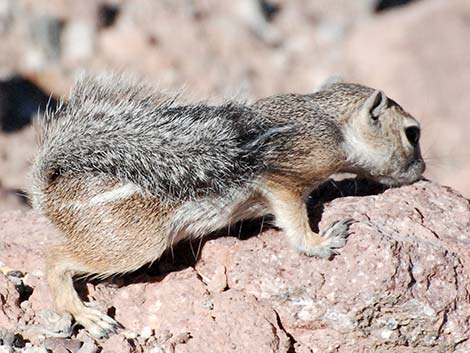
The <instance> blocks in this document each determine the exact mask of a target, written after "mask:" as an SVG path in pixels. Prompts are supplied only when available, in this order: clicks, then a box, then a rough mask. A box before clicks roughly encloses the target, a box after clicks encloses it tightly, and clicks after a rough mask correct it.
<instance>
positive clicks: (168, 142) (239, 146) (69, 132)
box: [32, 76, 282, 208]
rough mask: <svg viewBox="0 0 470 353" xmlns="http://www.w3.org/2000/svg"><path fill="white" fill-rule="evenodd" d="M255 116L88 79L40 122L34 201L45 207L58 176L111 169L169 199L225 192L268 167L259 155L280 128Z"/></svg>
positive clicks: (125, 83) (112, 80) (121, 82)
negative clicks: (49, 188) (44, 200)
mask: <svg viewBox="0 0 470 353" xmlns="http://www.w3.org/2000/svg"><path fill="white" fill-rule="evenodd" d="M255 115H256V113H255V112H254V111H252V110H251V109H250V108H248V107H246V106H244V105H241V104H237V103H233V102H230V103H225V104H223V105H221V106H211V105H208V104H204V103H200V104H195V105H179V104H178V102H177V97H175V96H173V97H169V96H165V95H163V94H161V93H160V92H158V91H156V90H155V89H153V88H151V87H149V86H145V85H142V84H140V83H139V84H137V83H135V82H132V81H129V80H126V79H123V78H121V77H116V76H110V77H100V78H91V77H86V78H84V79H82V80H81V81H79V82H78V83H77V85H76V86H75V88H74V89H73V90H72V93H71V95H70V99H69V100H68V101H67V102H65V103H63V104H61V105H59V107H58V108H57V109H56V110H55V111H54V112H49V113H48V114H46V116H45V117H44V118H43V119H42V121H41V122H40V126H41V129H42V137H41V147H40V151H39V153H38V156H37V158H36V161H35V164H34V166H33V190H32V195H33V203H35V205H36V206H39V208H41V207H40V206H41V205H40V204H41V195H42V194H43V193H44V190H45V188H46V187H47V185H48V184H50V183H51V182H52V181H53V180H54V179H56V178H57V177H60V176H86V175H110V176H113V177H116V178H117V179H118V180H123V181H130V182H132V183H135V184H136V185H137V186H138V187H140V188H141V189H142V191H143V192H145V193H149V194H151V195H153V196H157V197H159V198H161V199H162V200H164V201H168V202H171V201H172V200H173V201H174V200H176V201H181V200H185V199H192V198H195V197H198V196H201V195H207V194H223V193H224V192H226V191H227V190H228V189H230V188H232V187H235V186H236V187H240V186H243V184H245V183H248V182H251V181H252V179H253V176H254V175H259V173H260V171H261V169H262V168H266V166H265V165H264V162H263V161H264V158H262V156H261V154H263V153H266V151H265V149H266V148H268V147H267V146H269V144H268V143H266V142H267V141H268V140H270V138H271V137H272V136H273V135H275V134H276V133H277V131H278V130H279V129H276V128H274V129H273V128H269V127H268V126H263V124H262V122H261V121H260V120H259V119H256V118H255ZM281 130H282V128H281Z"/></svg>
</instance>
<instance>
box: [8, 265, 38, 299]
mask: <svg viewBox="0 0 470 353" xmlns="http://www.w3.org/2000/svg"><path fill="white" fill-rule="evenodd" d="M7 277H8V279H9V280H10V281H11V282H13V283H14V284H15V288H16V290H17V291H18V293H19V294H20V297H19V302H20V303H22V302H25V301H27V300H29V297H31V294H33V290H34V289H33V288H32V287H30V286H28V285H26V284H24V282H23V278H24V273H23V272H21V271H10V272H8V273H7Z"/></svg>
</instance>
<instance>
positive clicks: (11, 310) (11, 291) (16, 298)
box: [0, 232, 22, 344]
mask: <svg viewBox="0 0 470 353" xmlns="http://www.w3.org/2000/svg"><path fill="white" fill-rule="evenodd" d="M0 234H1V232H0ZM0 303H1V306H0V328H3V329H6V330H12V329H13V328H15V327H16V324H17V323H18V320H19V319H20V317H21V316H22V310H21V308H20V294H19V293H18V291H17V290H16V288H15V285H14V284H13V282H11V281H9V280H8V277H6V276H5V275H3V274H2V273H0ZM2 332H3V334H2V337H0V341H5V342H4V343H3V344H7V342H9V341H10V340H9V339H8V337H10V336H9V333H8V331H2Z"/></svg>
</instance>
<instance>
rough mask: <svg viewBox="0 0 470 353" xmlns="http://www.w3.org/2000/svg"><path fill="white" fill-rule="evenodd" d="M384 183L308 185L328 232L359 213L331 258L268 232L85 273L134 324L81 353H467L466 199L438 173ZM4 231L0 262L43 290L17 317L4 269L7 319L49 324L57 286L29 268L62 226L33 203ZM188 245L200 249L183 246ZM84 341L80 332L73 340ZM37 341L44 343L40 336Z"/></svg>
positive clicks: (92, 287) (469, 267)
mask: <svg viewBox="0 0 470 353" xmlns="http://www.w3.org/2000/svg"><path fill="white" fill-rule="evenodd" d="M381 191H383V190H381V188H379V187H374V186H373V185H372V184H369V183H361V182H356V181H353V182H351V181H349V180H343V181H339V182H338V181H337V182H335V184H334V186H333V184H326V185H325V186H323V187H321V188H320V189H319V190H318V191H317V192H316V193H314V194H312V200H311V202H310V203H309V208H310V210H311V214H312V221H313V222H314V226H316V221H315V220H317V219H320V220H321V221H320V222H319V228H320V229H323V228H325V227H327V226H328V225H329V224H330V223H332V222H334V221H335V220H338V219H343V218H353V219H354V220H355V223H354V224H353V225H352V226H351V229H352V234H351V236H350V237H349V239H348V242H347V244H346V246H345V247H344V248H343V249H341V250H340V254H339V255H338V256H336V257H335V258H334V259H332V260H331V261H328V260H321V259H316V258H309V257H306V256H303V255H300V254H298V253H296V252H295V251H294V250H292V249H291V248H290V247H289V246H288V245H287V242H286V239H285V237H284V236H283V234H282V232H281V231H277V230H274V229H267V230H264V231H263V232H262V233H261V234H258V235H257V236H251V237H248V238H243V239H238V238H236V237H221V238H217V239H212V240H209V241H207V242H206V243H205V244H204V245H203V246H202V250H201V252H200V258H199V260H198V261H197V262H195V264H194V266H193V267H187V265H186V262H184V261H182V259H180V258H179V257H178V255H176V257H175V260H174V261H172V260H171V259H170V260H169V261H170V262H173V264H167V265H164V264H163V263H162V264H160V266H158V267H159V268H162V269H166V270H169V271H170V272H169V273H168V272H166V273H157V274H152V271H148V272H147V273H145V271H144V272H142V271H141V272H140V273H137V274H135V275H128V276H126V277H124V278H122V279H119V280H116V281H115V282H114V283H112V282H111V283H109V282H102V283H88V284H87V291H88V295H89V297H90V298H93V301H94V302H95V304H96V305H97V306H98V307H100V308H102V310H103V311H106V310H108V312H110V313H112V314H111V315H113V316H114V317H115V318H116V320H118V321H119V322H120V323H121V324H123V325H124V326H125V330H122V331H121V332H120V333H119V334H117V335H115V336H112V337H111V338H110V339H108V340H107V341H102V342H95V343H93V342H88V343H86V344H87V346H86V347H85V344H83V346H82V347H81V348H78V352H80V353H85V352H93V351H96V350H97V349H101V348H102V349H103V350H102V351H103V352H111V351H112V352H139V351H155V352H189V353H190V352H201V351H204V352H258V351H259V352H293V351H295V352H330V351H335V352H339V353H342V352H351V351H353V350H354V351H356V350H357V351H370V349H371V347H374V348H373V349H374V351H377V352H390V351H393V352H400V353H401V352H403V353H410V352H415V351H426V352H431V353H437V352H459V353H464V352H467V351H469V350H470V343H469V341H467V340H466V337H468V336H469V335H470V323H469V322H468V320H467V318H468V317H469V316H470V303H469V302H468V294H467V293H468V291H469V290H470V275H469V273H470V203H469V201H468V200H467V199H465V198H463V197H462V196H461V195H459V194H458V193H456V192H455V191H453V190H452V189H450V188H446V187H441V186H439V185H437V184H435V183H432V182H428V181H421V182H418V183H415V184H413V185H410V186H404V187H401V188H396V189H389V190H385V191H384V192H381ZM371 192H377V194H375V193H374V194H372V195H369V196H367V195H368V193H369V194H370V193H371ZM341 194H342V195H343V197H339V195H341ZM354 195H363V196H354ZM319 201H322V202H325V203H324V204H323V205H322V204H319V203H318V202H319ZM322 209H324V210H323V212H321V210H322ZM19 224H21V227H20V226H19ZM14 230H15V231H14ZM242 232H243V228H242ZM0 234H2V235H3V237H2V242H1V243H0V245H1V246H2V248H1V251H0V261H1V262H2V263H3V264H4V265H5V266H8V267H9V268H13V269H17V270H19V271H21V272H22V273H24V274H25V276H24V278H23V282H25V283H28V285H29V286H31V287H32V289H33V293H32V295H31V296H30V297H29V298H28V299H27V300H26V301H24V302H23V303H22V304H21V307H25V308H28V315H29V316H30V318H29V319H28V320H24V325H19V324H18V322H19V321H18V318H19V317H21V316H22V315H23V316H24V314H22V309H21V307H20V305H19V294H18V293H17V292H16V289H15V288H14V285H13V283H12V282H11V281H9V280H8V279H7V277H6V276H3V277H2V275H1V274H0V297H2V298H7V301H6V303H7V305H4V306H3V307H2V310H3V311H2V310H0V320H3V321H0V326H3V327H7V328H8V329H9V330H10V332H19V333H22V332H23V331H22V330H23V327H25V326H26V328H27V326H28V325H30V324H28V323H29V322H34V323H36V324H35V325H36V326H35V327H36V329H38V328H41V325H42V324H41V323H40V316H41V313H43V312H44V306H45V305H47V302H48V300H50V299H49V295H50V294H49V293H48V292H47V289H46V284H45V278H44V276H32V273H33V272H34V271H37V270H38V269H40V271H43V259H44V252H45V246H46V245H50V244H54V243H57V242H58V241H60V235H58V234H57V233H56V232H55V231H54V229H53V228H52V227H50V225H48V223H47V222H46V221H45V220H44V219H42V218H41V217H40V216H39V215H37V214H36V213H35V212H32V211H30V212H26V213H24V212H7V213H3V214H0ZM26 253H28V254H30V255H31V256H30V258H29V259H28V261H25V260H24V259H22V257H24V256H22V255H21V254H26ZM180 253H188V254H191V251H190V249H189V248H188V247H185V246H181V247H180V249H179V250H178V249H175V254H180ZM164 261H168V260H162V261H161V262H164ZM185 261H186V260H185ZM193 263H194V262H193ZM28 276H31V278H29V277H28ZM32 279H34V280H32ZM41 286H44V287H43V288H44V289H41V290H37V288H40V287H41ZM39 296H45V297H47V299H41V298H39ZM25 303H26V304H28V305H24V304H25ZM35 303H42V304H41V305H38V304H35ZM51 307H52V306H51ZM6 308H10V309H8V310H6ZM2 312H3V313H4V314H3V316H1V315H2V314H1V313H2ZM5 313H6V314H5ZM38 325H39V326H38ZM26 337H30V336H26ZM83 337H87V336H86V335H84V333H83V331H81V330H79V331H78V335H77V333H76V332H75V333H73V334H72V341H70V342H73V344H74V348H73V349H77V347H78V344H77V341H84V338H83ZM209 339H210V341H209ZM31 342H34V346H33V348H34V347H37V344H39V343H35V342H40V340H37V339H35V340H34V339H33V340H31ZM47 342H51V341H50V340H49V341H47ZM52 342H56V343H57V344H59V346H61V344H62V343H63V342H69V341H62V340H55V341H54V340H53V341H52ZM208 342H210V343H208ZM48 344H49V343H48ZM61 347H62V346H61ZM69 349H72V348H69ZM72 351H75V350H72Z"/></svg>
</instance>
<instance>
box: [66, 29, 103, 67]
mask: <svg viewBox="0 0 470 353" xmlns="http://www.w3.org/2000/svg"><path fill="white" fill-rule="evenodd" d="M95 41H96V28H95V27H94V25H93V24H92V23H88V22H86V21H83V20H75V21H70V22H68V23H67V25H66V26H65V27H64V30H63V34H62V50H63V55H64V56H65V57H66V59H67V60H70V61H72V62H75V61H83V60H85V59H88V58H90V57H91V56H92V55H93V54H94V53H95Z"/></svg>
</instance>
